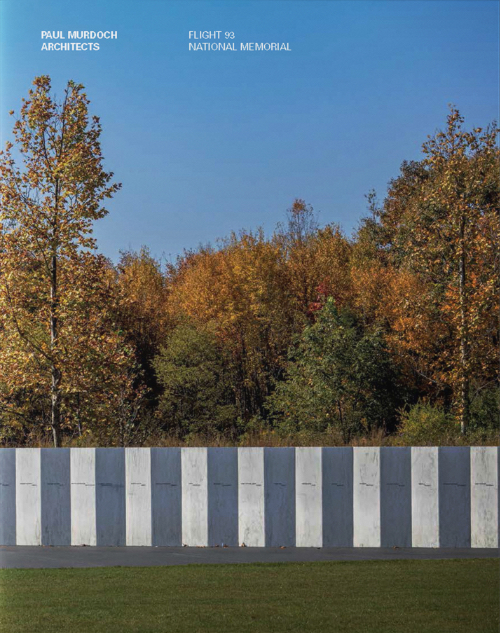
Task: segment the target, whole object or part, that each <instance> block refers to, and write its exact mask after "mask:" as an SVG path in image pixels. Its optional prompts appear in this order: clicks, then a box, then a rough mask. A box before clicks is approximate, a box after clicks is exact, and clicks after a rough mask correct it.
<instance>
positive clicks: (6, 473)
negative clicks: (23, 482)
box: [0, 448, 16, 545]
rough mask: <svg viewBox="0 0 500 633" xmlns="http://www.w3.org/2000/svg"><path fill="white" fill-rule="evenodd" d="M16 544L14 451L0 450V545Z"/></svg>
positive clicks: (13, 449) (11, 449) (10, 449)
mask: <svg viewBox="0 0 500 633" xmlns="http://www.w3.org/2000/svg"><path fill="white" fill-rule="evenodd" d="M15 544H16V449H15V448H0V545H15Z"/></svg>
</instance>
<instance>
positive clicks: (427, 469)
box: [411, 446, 439, 547]
mask: <svg viewBox="0 0 500 633" xmlns="http://www.w3.org/2000/svg"><path fill="white" fill-rule="evenodd" d="M411 516H412V526H411V533H412V546H413V547H439V485H438V449H437V448H436V447H429V448H427V447H416V446H414V447H412V449H411Z"/></svg>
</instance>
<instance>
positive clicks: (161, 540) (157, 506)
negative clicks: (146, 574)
mask: <svg viewBox="0 0 500 633" xmlns="http://www.w3.org/2000/svg"><path fill="white" fill-rule="evenodd" d="M151 492H152V502H151V503H152V530H153V534H152V539H153V545H156V546H163V547H164V546H179V545H182V482H181V449H180V448H175V447H173V448H152V449H151Z"/></svg>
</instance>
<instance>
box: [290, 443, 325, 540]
mask: <svg viewBox="0 0 500 633" xmlns="http://www.w3.org/2000/svg"><path fill="white" fill-rule="evenodd" d="M295 491H296V502H295V503H296V505H295V531H296V538H295V544H296V546H297V547H323V477H322V449H321V448H296V449H295Z"/></svg>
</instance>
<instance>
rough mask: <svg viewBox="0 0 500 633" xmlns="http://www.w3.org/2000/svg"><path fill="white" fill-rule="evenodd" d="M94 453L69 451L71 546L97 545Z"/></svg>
mask: <svg viewBox="0 0 500 633" xmlns="http://www.w3.org/2000/svg"><path fill="white" fill-rule="evenodd" d="M95 451H96V449H95V448H72V449H71V465H70V470H71V545H97V532H96V529H97V523H96V478H95V475H96V466H95V463H96V460H95Z"/></svg>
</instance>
